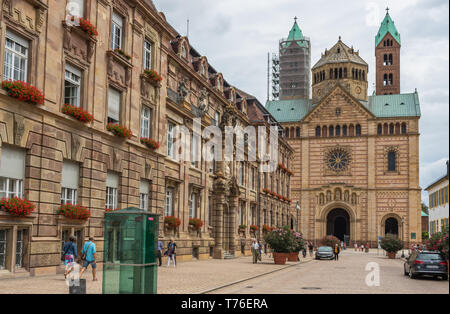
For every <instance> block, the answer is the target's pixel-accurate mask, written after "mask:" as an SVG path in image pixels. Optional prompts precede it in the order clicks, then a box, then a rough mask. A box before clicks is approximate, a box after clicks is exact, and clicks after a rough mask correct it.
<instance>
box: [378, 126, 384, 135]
mask: <svg viewBox="0 0 450 314" xmlns="http://www.w3.org/2000/svg"><path fill="white" fill-rule="evenodd" d="M377 134H378V135H381V134H383V126H382V125H381V123H380V124H378V128H377Z"/></svg>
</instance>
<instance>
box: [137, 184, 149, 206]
mask: <svg viewBox="0 0 450 314" xmlns="http://www.w3.org/2000/svg"><path fill="white" fill-rule="evenodd" d="M139 192H140V193H139V208H140V209H141V210H145V211H148V210H149V202H148V200H149V195H150V184H149V182H148V181H141V185H140V191H139Z"/></svg>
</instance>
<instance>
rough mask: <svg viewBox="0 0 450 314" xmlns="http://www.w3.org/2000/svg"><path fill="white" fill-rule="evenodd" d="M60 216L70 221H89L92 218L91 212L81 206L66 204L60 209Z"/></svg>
mask: <svg viewBox="0 0 450 314" xmlns="http://www.w3.org/2000/svg"><path fill="white" fill-rule="evenodd" d="M58 215H63V216H64V217H67V218H69V219H77V220H87V219H89V217H91V211H90V210H89V209H87V208H86V207H84V206H81V205H72V204H66V205H61V206H60V207H59V210H58Z"/></svg>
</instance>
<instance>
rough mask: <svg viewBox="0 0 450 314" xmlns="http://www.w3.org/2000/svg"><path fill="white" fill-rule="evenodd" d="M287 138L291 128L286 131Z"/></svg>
mask: <svg viewBox="0 0 450 314" xmlns="http://www.w3.org/2000/svg"><path fill="white" fill-rule="evenodd" d="M286 137H289V128H287V129H286Z"/></svg>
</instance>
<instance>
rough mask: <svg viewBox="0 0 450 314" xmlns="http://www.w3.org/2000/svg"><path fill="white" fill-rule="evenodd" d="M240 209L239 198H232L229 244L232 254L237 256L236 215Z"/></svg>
mask: <svg viewBox="0 0 450 314" xmlns="http://www.w3.org/2000/svg"><path fill="white" fill-rule="evenodd" d="M238 208H239V197H238V196H232V197H231V198H230V211H229V227H228V230H229V239H228V240H229V243H230V248H229V250H230V254H233V255H235V254H236V233H237V228H236V215H238V212H239V211H238Z"/></svg>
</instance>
